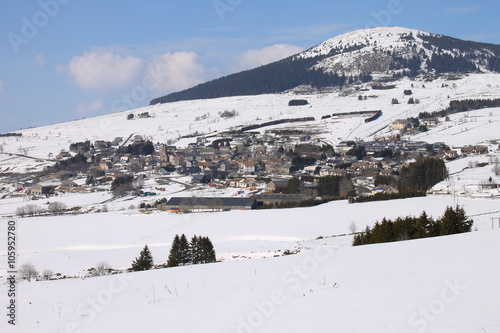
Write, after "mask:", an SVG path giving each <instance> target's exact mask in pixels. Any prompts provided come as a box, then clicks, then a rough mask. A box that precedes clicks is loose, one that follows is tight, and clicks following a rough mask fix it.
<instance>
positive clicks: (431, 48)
mask: <svg viewBox="0 0 500 333" xmlns="http://www.w3.org/2000/svg"><path fill="white" fill-rule="evenodd" d="M434 38H436V39H440V38H444V39H447V41H450V42H451V43H450V45H453V44H459V43H460V42H463V41H459V40H456V39H455V40H453V42H452V39H451V38H450V37H446V36H442V35H436V34H431V33H428V32H424V31H419V30H415V29H409V28H402V27H376V28H371V29H362V30H356V31H352V32H348V33H346V34H342V35H339V36H335V37H333V38H331V39H329V40H327V41H325V42H323V43H321V44H319V45H316V46H314V47H312V48H310V49H308V50H306V51H305V52H302V53H300V54H298V55H297V56H296V57H297V58H314V57H318V56H326V58H324V59H323V60H321V61H320V62H319V63H318V64H316V65H315V66H314V67H313V68H315V69H322V70H324V71H327V72H331V73H338V74H340V73H344V74H345V75H346V76H349V75H359V74H362V73H389V71H391V70H397V69H398V68H395V67H397V66H394V63H395V57H397V58H399V59H420V63H421V66H420V68H419V69H422V70H425V69H427V65H426V61H425V60H426V59H431V58H432V56H433V54H434V53H435V52H437V51H438V52H443V54H448V55H452V56H459V55H464V56H466V55H467V54H468V52H472V53H473V54H476V55H480V54H481V53H485V54H486V57H488V56H492V55H494V53H493V52H492V51H490V50H488V49H485V48H483V47H484V45H482V46H480V45H477V48H476V49H475V50H473V48H472V46H471V47H470V48H469V49H466V48H463V47H460V46H458V45H454V46H452V47H451V48H449V49H448V48H445V49H441V47H442V46H443V45H445V44H443V45H434V44H433V43H432V42H429V40H433V39H434ZM467 58H469V57H467ZM391 65H392V67H391ZM476 65H477V66H478V67H479V68H480V69H481V70H487V68H486V67H485V64H484V62H483V63H482V62H481V61H478V62H476ZM403 67H404V66H403Z"/></svg>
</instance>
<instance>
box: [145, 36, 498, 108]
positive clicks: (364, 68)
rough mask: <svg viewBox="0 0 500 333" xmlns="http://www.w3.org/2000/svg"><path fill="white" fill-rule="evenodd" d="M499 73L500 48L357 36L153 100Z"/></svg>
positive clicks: (444, 40) (438, 38) (444, 38)
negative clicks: (381, 79)
mask: <svg viewBox="0 0 500 333" xmlns="http://www.w3.org/2000/svg"><path fill="white" fill-rule="evenodd" d="M469 72H500V45H496V44H487V43H478V42H473V41H465V40H461V39H458V38H453V37H448V36H444V35H439V34H432V33H428V32H424V31H420V30H416V29H408V28H401V27H378V28H369V29H362V30H356V31H352V32H348V33H345V34H342V35H338V36H335V37H333V38H330V39H328V40H327V41H325V42H323V43H320V44H318V45H316V46H313V47H311V48H309V49H307V50H305V51H303V52H301V53H298V54H296V55H292V56H290V57H288V58H285V59H282V60H279V61H276V62H273V63H271V64H268V65H264V66H260V67H257V68H254V69H251V70H246V71H243V72H239V73H234V74H231V75H228V76H225V77H221V78H218V79H215V80H212V81H209V82H206V83H202V84H199V85H197V86H195V87H192V88H189V89H186V90H182V91H179V92H174V93H171V94H168V95H166V96H162V97H158V98H155V99H153V100H151V102H150V105H154V104H158V103H168V102H175V101H181V100H194V99H210V98H218V97H230V96H246V95H260V94H268V93H281V92H284V91H287V90H291V89H294V88H296V87H298V86H301V85H309V86H312V87H314V88H318V89H321V88H325V87H342V86H344V85H346V84H350V83H353V82H356V81H360V82H368V81H371V80H373V76H372V75H375V74H385V75H388V76H393V77H405V76H406V77H415V76H418V75H429V74H432V75H440V74H444V73H469Z"/></svg>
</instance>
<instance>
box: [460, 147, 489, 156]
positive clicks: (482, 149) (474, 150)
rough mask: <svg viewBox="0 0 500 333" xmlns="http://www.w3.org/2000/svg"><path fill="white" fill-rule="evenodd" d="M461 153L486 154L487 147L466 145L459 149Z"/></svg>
mask: <svg viewBox="0 0 500 333" xmlns="http://www.w3.org/2000/svg"><path fill="white" fill-rule="evenodd" d="M460 150H461V152H462V155H480V154H487V153H488V147H486V146H466V147H462V148H461V149H460Z"/></svg>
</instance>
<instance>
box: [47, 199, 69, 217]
mask: <svg viewBox="0 0 500 333" xmlns="http://www.w3.org/2000/svg"><path fill="white" fill-rule="evenodd" d="M65 210H66V204H65V203H64V202H60V201H55V202H51V203H49V212H50V213H51V214H52V215H61V214H62V213H64V211H65Z"/></svg>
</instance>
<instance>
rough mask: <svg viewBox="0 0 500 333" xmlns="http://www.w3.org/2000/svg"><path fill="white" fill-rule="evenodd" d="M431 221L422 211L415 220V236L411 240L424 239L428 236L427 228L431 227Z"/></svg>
mask: <svg viewBox="0 0 500 333" xmlns="http://www.w3.org/2000/svg"><path fill="white" fill-rule="evenodd" d="M431 223H432V221H431V219H430V218H429V216H428V215H427V213H426V212H425V211H424V212H422V214H421V215H420V217H419V218H418V219H417V222H416V225H415V229H416V230H415V235H414V237H413V238H424V237H427V236H429V231H428V230H429V228H430V225H431Z"/></svg>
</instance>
